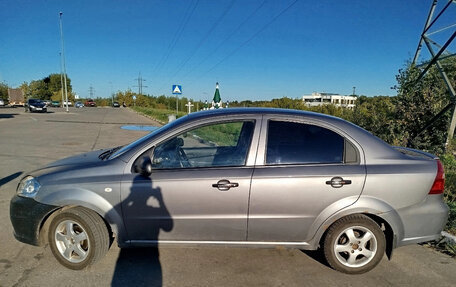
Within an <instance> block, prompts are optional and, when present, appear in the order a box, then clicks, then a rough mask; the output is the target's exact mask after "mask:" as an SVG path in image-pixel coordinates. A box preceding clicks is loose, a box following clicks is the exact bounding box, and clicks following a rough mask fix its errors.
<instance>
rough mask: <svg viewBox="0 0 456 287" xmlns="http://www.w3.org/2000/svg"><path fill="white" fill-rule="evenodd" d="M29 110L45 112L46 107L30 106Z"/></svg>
mask: <svg viewBox="0 0 456 287" xmlns="http://www.w3.org/2000/svg"><path fill="white" fill-rule="evenodd" d="M30 111H31V112H40V113H47V107H43V108H40V107H34V108H32V107H30Z"/></svg>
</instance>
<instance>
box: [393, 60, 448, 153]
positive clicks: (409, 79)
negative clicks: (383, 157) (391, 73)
mask: <svg viewBox="0 0 456 287" xmlns="http://www.w3.org/2000/svg"><path fill="white" fill-rule="evenodd" d="M444 64H445V65H446V68H447V69H446V70H447V71H448V72H449V74H448V76H449V78H450V79H451V80H452V81H453V85H454V84H455V83H454V82H455V78H456V73H455V70H456V65H455V64H456V62H455V60H454V59H447V60H446V61H444ZM420 73H421V70H420V69H418V68H417V67H415V66H414V65H413V64H411V63H408V64H407V65H406V67H405V68H404V69H401V70H399V74H398V75H397V76H396V79H397V82H398V86H397V90H398V96H397V102H396V111H395V112H396V113H395V120H396V123H397V127H396V128H397V130H396V134H397V140H398V141H399V142H400V144H401V145H411V146H413V147H415V148H418V149H423V150H428V151H431V152H434V153H438V154H439V153H442V152H443V150H444V148H445V142H446V136H447V129H448V126H449V118H450V113H449V112H447V113H446V114H445V115H444V116H442V117H441V118H440V119H439V120H437V121H436V122H434V123H433V124H432V125H431V126H430V127H429V128H427V129H426V130H423V128H424V127H425V126H426V124H427V123H428V122H429V121H430V120H431V119H432V118H433V117H434V116H435V115H436V114H437V113H439V112H440V111H441V110H442V109H443V108H444V107H445V106H446V105H447V104H448V103H449V102H450V95H449V93H448V91H447V87H446V86H445V83H444V82H443V80H442V78H441V76H440V74H439V71H438V70H437V68H436V67H435V66H434V67H432V68H430V69H429V71H428V72H427V74H426V75H425V76H424V77H423V78H422V79H421V80H419V81H417V79H418V76H419V74H420Z"/></svg>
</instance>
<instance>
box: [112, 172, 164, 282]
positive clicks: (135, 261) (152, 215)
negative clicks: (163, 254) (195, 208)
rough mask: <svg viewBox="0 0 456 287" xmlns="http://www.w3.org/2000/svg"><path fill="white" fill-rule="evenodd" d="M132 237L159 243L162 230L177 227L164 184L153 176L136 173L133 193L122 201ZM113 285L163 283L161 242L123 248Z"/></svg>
mask: <svg viewBox="0 0 456 287" xmlns="http://www.w3.org/2000/svg"><path fill="white" fill-rule="evenodd" d="M121 205H122V212H123V214H124V222H125V225H126V227H127V232H128V236H129V238H134V239H135V240H145V241H146V240H147V241H148V242H157V241H158V238H159V237H158V236H159V233H160V231H161V230H163V231H165V232H169V231H171V230H172V229H173V220H172V218H171V216H170V214H169V211H168V210H167V208H166V205H165V203H164V201H163V197H162V194H161V189H160V187H153V184H152V179H151V178H150V177H145V176H143V175H140V174H138V175H136V176H135V178H134V179H133V182H132V185H131V188H130V193H129V195H128V196H127V198H125V199H124V200H122V202H121ZM111 285H112V286H162V268H161V264H160V255H159V250H158V244H156V245H155V246H154V245H153V243H152V244H151V247H145V248H122V249H121V250H120V253H119V257H118V259H117V263H116V268H115V271H114V275H113V278H112V283H111Z"/></svg>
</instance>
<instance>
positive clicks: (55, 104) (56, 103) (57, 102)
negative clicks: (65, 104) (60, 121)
mask: <svg viewBox="0 0 456 287" xmlns="http://www.w3.org/2000/svg"><path fill="white" fill-rule="evenodd" d="M51 106H52V107H53V108H58V107H60V102H59V101H52V102H51Z"/></svg>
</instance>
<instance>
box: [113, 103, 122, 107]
mask: <svg viewBox="0 0 456 287" xmlns="http://www.w3.org/2000/svg"><path fill="white" fill-rule="evenodd" d="M112 106H113V107H114V108H120V104H119V102H114V103H112Z"/></svg>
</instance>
